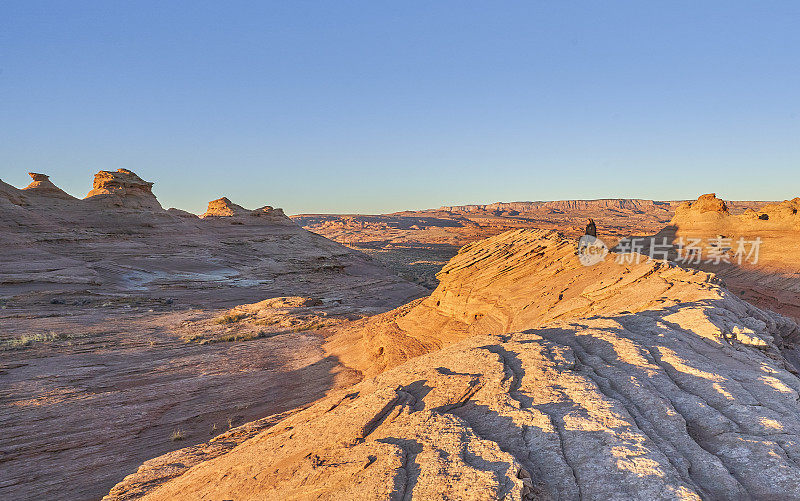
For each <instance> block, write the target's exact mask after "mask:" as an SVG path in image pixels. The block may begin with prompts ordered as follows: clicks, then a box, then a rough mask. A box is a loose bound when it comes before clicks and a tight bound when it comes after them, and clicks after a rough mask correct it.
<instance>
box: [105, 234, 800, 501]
mask: <svg viewBox="0 0 800 501" xmlns="http://www.w3.org/2000/svg"><path fill="white" fill-rule="evenodd" d="M441 274H442V277H441V278H442V281H441V284H440V286H439V288H438V289H437V290H436V291H435V292H434V293H433V294H432V295H431V297H430V298H427V299H424V300H421V301H419V302H416V303H412V304H411V305H409V306H408V307H406V308H403V309H401V310H399V311H396V312H395V313H394V316H393V317H386V318H382V319H374V321H375V322H376V323H375V324H370V323H367V325H366V326H360V329H361V330H359V329H355V328H354V330H353V331H352V332H349V333H348V334H347V335H349V336H350V340H351V344H352V346H350V348H349V350H350V351H348V348H347V346H346V343H344V342H343V341H342V340H341V339H340V338H339V339H337V337H336V336H337V335H334V336H333V340H334V341H337V340H338V342H339V343H340V344H338V345H336V346H334V347H333V348H332V349H340V350H341V352H342V353H343V355H344V358H343V360H344V362H345V363H346V364H353V365H355V366H357V367H359V368H360V369H361V370H362V371H364V372H366V373H368V374H376V375H375V376H373V377H371V378H368V379H365V380H364V381H362V382H361V383H359V384H357V385H355V386H353V387H351V388H348V389H346V390H341V391H338V392H336V393H334V394H332V395H330V396H328V397H326V398H324V399H322V400H321V401H319V402H318V403H316V404H315V405H313V406H312V407H310V408H309V409H306V410H304V411H301V412H299V413H297V414H295V415H293V416H291V417H289V418H287V419H284V420H282V421H280V422H278V423H277V424H275V425H274V426H272V427H270V428H268V429H266V430H265V431H263V432H261V433H260V434H258V435H256V436H254V437H252V438H249V439H247V440H244V441H242V442H240V443H239V445H238V446H236V445H235V444H230V445H229V446H228V447H227V448H221V447H220V446H219V445H215V444H209V445H208V446H206V447H205V448H203V447H200V448H195V449H191V450H187V451H185V452H184V453H183V455H181V454H180V453H176V455H173V456H170V457H169V458H164V459H160V460H159V459H157V460H154V461H152V462H149V463H148V464H146V465H144V466H143V467H142V468H141V469H140V471H139V472H138V474H136V475H132V476H131V477H128V478H127V479H126V480H125V481H124V482H123V483H121V484H119V485H118V486H117V487H115V489H114V490H112V492H111V494H110V495H109V499H131V498H136V497H140V496H142V495H144V498H145V499H150V500H156V499H390V498H391V499H404V498H409V497H410V498H414V499H500V498H502V499H565V500H572V499H575V500H577V499H602V500H609V499H613V500H616V499H701V498H702V499H748V498H751V499H800V413H798V398H800V394H799V393H798V392H799V391H800V380H799V379H798V377H797V372H796V370H795V368H794V367H793V366H792V365H791V364H790V363H788V362H787V361H786V358H785V357H784V355H783V353H786V352H790V351H793V342H794V341H795V339H796V337H797V335H798V326H797V324H795V323H794V321H792V320H790V319H788V318H785V317H782V316H780V315H778V314H775V313H772V312H769V311H764V310H761V309H759V308H756V307H754V306H752V305H750V304H748V303H747V302H745V301H743V300H741V299H739V298H738V297H736V296H735V295H733V294H731V293H730V292H728V291H727V290H726V289H725V288H724V287H723V286H722V285H721V284H720V283H719V281H718V280H717V279H715V277H713V276H712V275H710V274H707V273H704V272H701V271H693V270H685V269H682V268H680V267H677V266H675V265H671V264H667V263H664V262H648V263H641V264H639V265H626V264H619V263H616V262H615V261H613V260H607V261H606V262H605V263H604V264H600V265H596V266H595V267H588V268H586V267H582V266H581V265H580V264H579V263H578V261H577V257H576V256H575V253H574V243H573V242H570V241H569V240H565V239H562V238H561V237H559V236H558V235H556V234H547V233H540V232H529V231H518V232H511V233H507V234H504V235H499V236H498V237H495V238H494V239H489V240H486V241H484V242H480V243H477V244H474V245H472V246H469V247H467V248H465V249H463V250H462V251H461V253H459V255H458V256H457V257H456V258H454V259H453V260H452V261H451V263H450V264H449V265H448V266H447V267H446V268H445V269H444V270H443V271H442V273H441ZM425 319H427V320H425ZM432 319H433V320H432ZM434 320H435V321H434ZM386 324H388V326H389V328H390V330H391V331H392V333H391V334H387V333H386V332H387V331H386V330H385V329H386ZM440 346H443V348H441V349H437V348H439V347H440ZM329 349H330V348H329ZM359 349H360V350H361V351H364V352H365V353H366V354H364V355H362V356H361V357H358V356H356V355H354V354H353V353H354V352H356V351H358V350H359ZM426 352H427V353H426ZM348 354H350V358H348ZM412 355H419V356H417V357H415V358H410V357H411V356H412ZM389 367H391V368H389ZM386 368H388V370H384V369H386ZM192 465H193V466H192ZM189 466H191V468H189ZM187 468H188V469H187Z"/></svg>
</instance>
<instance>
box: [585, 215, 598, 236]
mask: <svg viewBox="0 0 800 501" xmlns="http://www.w3.org/2000/svg"><path fill="white" fill-rule="evenodd" d="M585 235H591V236H593V237H597V226H595V224H594V219H589V224H587V225H586V232H585Z"/></svg>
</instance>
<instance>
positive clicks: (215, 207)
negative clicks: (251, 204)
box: [200, 197, 250, 218]
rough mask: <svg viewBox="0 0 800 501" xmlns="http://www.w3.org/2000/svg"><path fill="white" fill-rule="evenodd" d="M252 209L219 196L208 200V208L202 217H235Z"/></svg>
mask: <svg viewBox="0 0 800 501" xmlns="http://www.w3.org/2000/svg"><path fill="white" fill-rule="evenodd" d="M249 212H250V211H249V210H247V209H245V208H244V207H242V206H241V205H237V204H235V203H233V202H231V201H230V199H228V198H227V197H222V198H218V199H216V200H212V201H210V202H208V209H207V210H206V212H205V213H204V214H203V215H201V216H200V217H202V218H206V217H233V216H244V215H247V214H248V213H249Z"/></svg>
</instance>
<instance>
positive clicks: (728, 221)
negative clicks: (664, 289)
mask: <svg viewBox="0 0 800 501" xmlns="http://www.w3.org/2000/svg"><path fill="white" fill-rule="evenodd" d="M727 205H729V204H726V203H725V202H724V201H722V200H720V199H718V198H716V197H715V196H714V195H713V194H710V195H703V196H701V197H700V198H699V199H698V200H697V201H696V202H693V203H689V202H687V203H685V204H683V205H682V206H681V207H679V208H678V209H677V210H676V212H675V216H674V217H673V218H672V220H671V221H670V224H669V225H667V226H666V227H665V228H663V229H662V230H661V231H660V232H658V233H657V234H656V235H655V241H656V242H663V241H666V242H667V243H668V244H669V245H671V246H672V247H673V251H672V252H671V253H670V258H671V259H680V257H681V256H680V255H679V254H678V252H677V250H678V248H680V247H682V248H684V249H687V248H689V246H694V247H695V248H697V249H699V250H697V251H696V254H697V257H698V258H697V259H686V264H687V265H689V266H692V267H696V268H699V269H703V270H707V271H711V272H713V273H716V274H718V275H719V276H720V277H722V278H724V279H725V281H726V282H727V284H728V286H729V288H730V289H731V290H733V291H735V292H736V293H738V294H740V295H742V296H743V297H745V298H747V299H748V300H749V301H752V302H754V303H755V304H758V305H760V306H763V307H767V308H770V309H772V310H773V311H777V312H780V313H784V314H786V315H790V316H792V317H794V318H795V319H800V300H798V294H800V281H798V278H800V215H798V208H800V199H797V198H795V199H793V200H786V201H784V202H780V203H771V204H766V205H763V206H759V207H755V208H752V209H748V210H745V211H744V212H742V213H739V214H732V213H731V212H730V211H729V210H727ZM638 238H639V242H640V243H642V244H644V245H643V251H644V252H645V253H649V250H650V244H652V243H653V241H652V240H651V239H650V238H646V237H638ZM751 251H753V252H752V254H751ZM683 254H684V256H683V257H684V258H686V257H687V255H686V252H684V253H683ZM714 256H719V258H715V257H714Z"/></svg>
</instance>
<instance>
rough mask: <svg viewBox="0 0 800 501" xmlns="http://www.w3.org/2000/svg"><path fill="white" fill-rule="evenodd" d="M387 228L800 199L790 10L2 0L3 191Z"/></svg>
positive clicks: (756, 4) (727, 4) (755, 2)
mask: <svg viewBox="0 0 800 501" xmlns="http://www.w3.org/2000/svg"><path fill="white" fill-rule="evenodd" d="M119 167H125V168H128V169H131V170H133V171H134V172H136V173H138V174H139V175H140V176H141V177H143V178H145V179H147V180H149V181H154V182H155V183H156V185H155V188H154V191H155V193H156V195H157V196H158V197H159V199H160V200H161V202H162V204H163V205H164V206H166V207H170V206H174V207H179V208H183V209H187V210H191V211H193V212H202V211H203V210H204V208H205V204H206V202H207V201H208V200H211V199H214V198H218V197H220V196H223V195H225V196H228V197H229V198H231V199H232V200H234V201H235V202H237V203H240V204H241V205H244V206H245V207H250V208H255V207H258V206H262V205H274V206H278V207H284V208H285V209H286V211H287V213H299V212H366V213H375V212H388V211H394V210H400V209H412V208H429V207H438V206H440V205H449V204H462V203H488V202H494V201H514V200H551V199H567V198H601V197H641V198H655V199H682V198H691V197H696V196H697V195H698V194H700V193H704V192H710V191H716V192H717V194H718V195H720V196H723V197H725V198H729V199H784V198H789V197H794V196H798V195H800V183H799V182H798V181H800V174H799V173H800V2H798V1H794V0H793V1H769V0H752V1H736V0H727V1H697V0H691V1H682V0H669V1H660V0H659V1H645V0H636V1H613V0H612V1H600V0H595V1H561V0H550V1H546V2H544V1H535V0H527V1H524V2H506V1H497V2H489V1H482V2H470V1H429V2H416V1H401V2H388V1H376V0H366V1H363V2H352V1H343V0H338V1H325V2H322V1H319V2H306V1H296V0H285V1H276V2H236V1H227V0H226V1H213V2H200V1H192V2H189V1H186V2H175V1H166V0H160V1H145V0H137V1H109V0H96V1H92V2H86V1H79V0H69V1H64V2H45V1H35V0H24V1H15V0H2V1H1V2H0V178H2V179H3V180H4V181H6V182H9V183H11V184H14V185H16V186H24V185H26V184H27V183H28V181H29V180H28V178H27V175H26V172H28V171H34V172H43V173H46V174H50V175H51V179H52V180H53V181H54V182H55V183H56V184H58V185H59V186H61V187H62V188H64V189H66V190H67V191H69V192H70V193H73V194H75V195H79V196H84V195H85V194H86V192H88V190H89V189H90V185H91V178H92V175H93V174H94V173H95V172H96V171H98V170H101V169H103V170H113V169H117V168H119Z"/></svg>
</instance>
